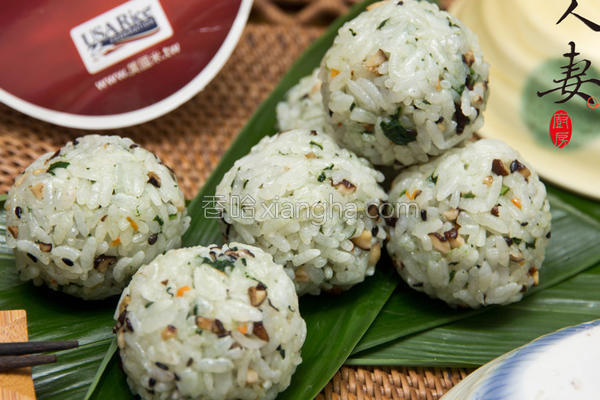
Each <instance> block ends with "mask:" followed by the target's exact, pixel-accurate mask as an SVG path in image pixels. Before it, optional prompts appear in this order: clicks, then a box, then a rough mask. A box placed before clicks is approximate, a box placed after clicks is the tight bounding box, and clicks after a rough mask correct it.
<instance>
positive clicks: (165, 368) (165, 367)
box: [154, 361, 169, 371]
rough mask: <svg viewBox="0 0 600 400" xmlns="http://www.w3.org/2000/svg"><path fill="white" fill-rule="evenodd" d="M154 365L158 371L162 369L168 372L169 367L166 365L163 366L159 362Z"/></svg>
mask: <svg viewBox="0 0 600 400" xmlns="http://www.w3.org/2000/svg"><path fill="white" fill-rule="evenodd" d="M154 365H156V366H157V367H158V368H160V369H164V370H165V371H168V370H169V366H168V365H166V364H163V363H161V362H159V361H157V362H155V363H154Z"/></svg>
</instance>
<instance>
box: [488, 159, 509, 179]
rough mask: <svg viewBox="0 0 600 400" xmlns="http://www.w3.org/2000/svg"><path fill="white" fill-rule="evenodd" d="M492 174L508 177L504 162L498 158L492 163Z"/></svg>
mask: <svg viewBox="0 0 600 400" xmlns="http://www.w3.org/2000/svg"><path fill="white" fill-rule="evenodd" d="M492 172H493V173H494V174H496V175H499V176H508V169H507V168H506V166H505V165H504V163H503V162H502V160H500V159H498V158H494V161H492Z"/></svg>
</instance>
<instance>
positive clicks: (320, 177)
mask: <svg viewBox="0 0 600 400" xmlns="http://www.w3.org/2000/svg"><path fill="white" fill-rule="evenodd" d="M326 178H327V177H326V176H325V172H321V175H319V177H318V178H317V180H318V181H319V182H323V181H324V180H325V179H326Z"/></svg>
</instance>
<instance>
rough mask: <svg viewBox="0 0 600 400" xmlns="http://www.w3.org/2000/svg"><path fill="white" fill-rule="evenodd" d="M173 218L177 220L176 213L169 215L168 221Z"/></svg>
mask: <svg viewBox="0 0 600 400" xmlns="http://www.w3.org/2000/svg"><path fill="white" fill-rule="evenodd" d="M175 218H177V213H175V214H169V219H170V220H173V219H175Z"/></svg>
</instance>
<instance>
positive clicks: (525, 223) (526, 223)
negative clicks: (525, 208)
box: [521, 222, 529, 226]
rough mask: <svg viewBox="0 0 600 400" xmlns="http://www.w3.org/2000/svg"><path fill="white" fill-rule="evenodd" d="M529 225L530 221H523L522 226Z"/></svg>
mask: <svg viewBox="0 0 600 400" xmlns="http://www.w3.org/2000/svg"><path fill="white" fill-rule="evenodd" d="M527 225H529V222H521V226H527Z"/></svg>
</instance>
